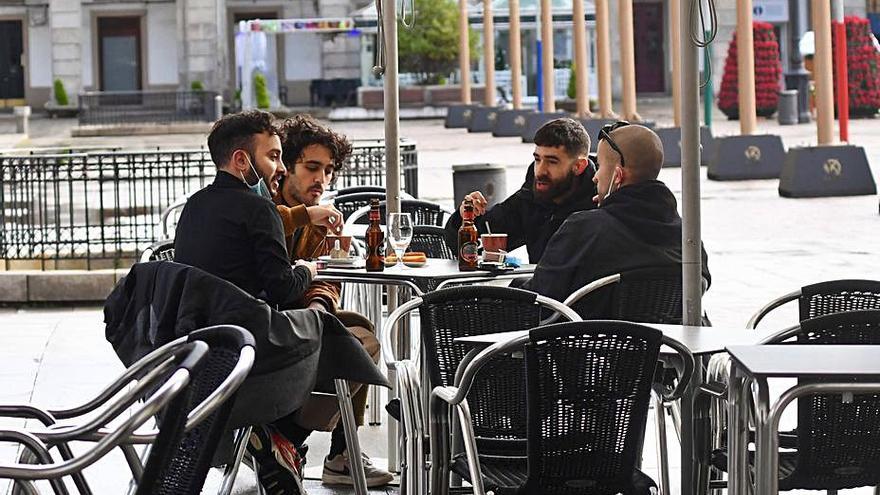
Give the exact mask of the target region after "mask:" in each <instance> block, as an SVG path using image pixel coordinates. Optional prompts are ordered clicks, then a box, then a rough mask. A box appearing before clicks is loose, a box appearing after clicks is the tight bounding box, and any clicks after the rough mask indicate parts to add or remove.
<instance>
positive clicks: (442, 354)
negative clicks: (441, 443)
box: [419, 286, 541, 453]
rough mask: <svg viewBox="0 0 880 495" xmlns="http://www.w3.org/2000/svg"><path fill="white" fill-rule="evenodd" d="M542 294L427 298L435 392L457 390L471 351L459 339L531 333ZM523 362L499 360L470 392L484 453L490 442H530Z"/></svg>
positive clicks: (455, 291)
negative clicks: (446, 388) (460, 372)
mask: <svg viewBox="0 0 880 495" xmlns="http://www.w3.org/2000/svg"><path fill="white" fill-rule="evenodd" d="M536 296H537V294H535V293H533V292H529V291H524V290H520V289H512V288H509V287H493V286H464V287H454V288H450V289H443V290H439V291H434V292H430V293H428V294H426V295H425V296H423V298H422V299H423V304H422V305H421V306H420V308H419V316H420V318H421V335H422V343H423V346H424V352H425V361H426V362H427V365H428V375H429V380H430V385H431V388H433V387H435V386H441V385H442V386H448V385H453V383H454V379H455V372H456V370H457V369H458V365H459V364H460V363H461V361H462V359H463V358H464V356H465V354H466V353H467V351H468V348H467V347H465V346H463V345H461V344H456V343H455V342H454V340H455V339H456V338H458V337H467V336H471V335H483V334H488V333H497V332H506V331H514V330H527V329H530V328H534V327H536V326H538V325H539V324H540V320H541V306H540V305H539V304H537V303H536ZM523 376H524V368H523V361H522V359H515V358H511V357H509V356H499V357H497V358H495V359H493V360H492V361H491V362H490V363H489V364H488V365H487V366H486V368H485V369H484V371H483V372H482V373H481V374H480V375H479V376H478V378H477V379H476V380H475V381H474V384H473V386H472V388H471V390H470V392H469V393H468V400H469V402H470V405H471V413H472V415H473V420H474V433H475V434H476V436H477V437H478V438H479V439H480V444H481V453H482V452H486V451H490V452H491V451H493V450H494V449H493V448H492V447H488V446H486V445H485V444H486V439H525V431H526V417H525V395H526V391H525V380H523V379H522V378H523Z"/></svg>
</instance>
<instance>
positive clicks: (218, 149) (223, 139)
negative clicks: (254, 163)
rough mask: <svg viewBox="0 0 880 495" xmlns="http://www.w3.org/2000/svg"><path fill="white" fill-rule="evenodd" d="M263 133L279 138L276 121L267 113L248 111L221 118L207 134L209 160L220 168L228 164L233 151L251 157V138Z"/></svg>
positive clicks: (279, 132) (279, 133)
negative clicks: (241, 150) (240, 150)
mask: <svg viewBox="0 0 880 495" xmlns="http://www.w3.org/2000/svg"><path fill="white" fill-rule="evenodd" d="M263 133H268V134H271V135H275V136H281V131H280V130H279V128H278V124H277V121H276V120H275V117H274V116H273V115H272V114H271V113H269V112H263V111H261V110H250V111H247V112H239V113H234V114H230V115H225V116H223V117H222V118H221V119H220V120H218V121H217V122H215V123H214V126H213V127H211V133H210V134H208V150H210V152H211V160H212V161H213V162H214V165H216V166H217V168H220V167H224V166H226V164H227V163H229V160H231V159H232V154H233V153H234V152H235V150H239V149H245V150H247V151H248V152H249V153H251V154H252V155H253V153H254V150H253V137H254V136H255V135H256V134H263Z"/></svg>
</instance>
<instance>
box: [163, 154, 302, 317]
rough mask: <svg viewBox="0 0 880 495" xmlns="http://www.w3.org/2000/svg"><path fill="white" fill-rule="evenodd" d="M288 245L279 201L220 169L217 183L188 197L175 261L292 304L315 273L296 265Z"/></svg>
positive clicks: (179, 226)
mask: <svg viewBox="0 0 880 495" xmlns="http://www.w3.org/2000/svg"><path fill="white" fill-rule="evenodd" d="M286 246H287V245H286V244H285V242H284V230H283V228H282V226H281V218H280V217H279V216H278V212H277V211H276V210H275V204H274V203H272V202H271V201H269V200H268V199H265V198H262V197H260V196H259V195H257V194H254V193H253V192H251V190H250V189H248V187H247V185H246V184H245V183H244V182H242V181H241V180H239V179H237V178H236V177H234V176H233V175H231V174H229V173H227V172H224V171H222V170H221V171H218V172H217V177H216V178H215V179H214V183H213V184H210V185H209V186H207V187H205V188H204V189H202V190H201V191H198V192H197V193H195V194H193V195H192V197H190V198H189V200H188V201H187V202H186V206H185V207H184V208H183V212H181V214H180V219H179V221H178V222H177V232H176V234H175V237H174V261H176V262H178V263H183V264H186V265H190V266H194V267H197V268H201V269H202V270H204V271H206V272H208V273H210V274H212V275H216V276H218V277H220V278H222V279H224V280H228V281H229V282H232V283H233V284H235V285H237V286H238V287H240V288H242V289H244V291H245V292H247V293H248V294H250V295H252V296H254V297H260V298H263V299H265V300H266V301H268V302H269V303H270V304H274V305H278V306H281V307H284V308H287V307H292V306H294V305H295V304H296V303H297V301H299V299H300V298H301V297H302V295H303V294H304V293H305V290H306V289H307V288H308V286H309V284H310V283H311V273H310V272H309V270H308V269H307V268H305V267H297V268H294V269H292V268H291V266H290V261H289V258H288V256H287V247H286Z"/></svg>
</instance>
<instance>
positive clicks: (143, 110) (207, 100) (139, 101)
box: [79, 91, 217, 125]
mask: <svg viewBox="0 0 880 495" xmlns="http://www.w3.org/2000/svg"><path fill="white" fill-rule="evenodd" d="M215 96H217V93H216V92H213V91H93V92H87V93H82V94H80V95H79V125H114V124H142V123H147V124H149V123H154V124H167V123H181V122H213V121H214V120H215V119H216V116H217V112H216V108H215V106H216V101H215V99H214V97H215Z"/></svg>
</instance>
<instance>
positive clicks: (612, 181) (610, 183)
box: [599, 168, 620, 206]
mask: <svg viewBox="0 0 880 495" xmlns="http://www.w3.org/2000/svg"><path fill="white" fill-rule="evenodd" d="M616 178H617V169H616V168H615V169H614V171H613V172H611V180H610V181H609V182H608V191H607V192H606V193H605V197H604V198H602V201H600V202H599V206H602V205H603V204H604V203H605V200H607V199H608V196H611V193H612V192H613V191H612V190H611V188H613V187H614V179H616ZM618 189H620V188H619V187H618Z"/></svg>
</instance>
